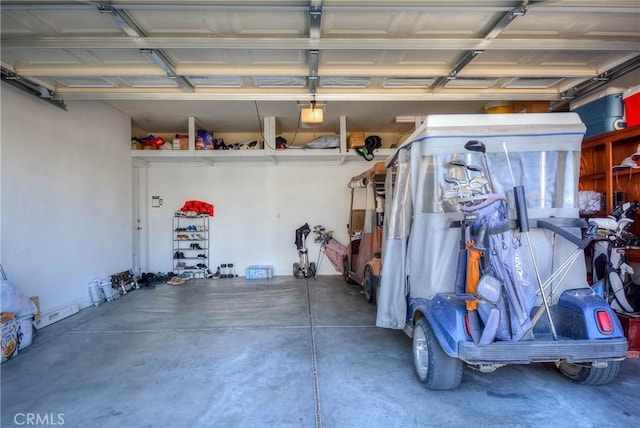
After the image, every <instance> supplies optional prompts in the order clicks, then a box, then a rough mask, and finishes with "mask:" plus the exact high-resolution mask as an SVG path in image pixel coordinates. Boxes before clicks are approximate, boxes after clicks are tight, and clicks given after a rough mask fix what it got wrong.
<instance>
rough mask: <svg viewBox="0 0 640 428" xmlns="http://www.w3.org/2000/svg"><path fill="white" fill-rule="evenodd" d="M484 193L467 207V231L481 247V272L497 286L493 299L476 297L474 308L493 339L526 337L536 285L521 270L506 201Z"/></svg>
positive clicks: (518, 252)
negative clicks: (480, 199) (482, 198)
mask: <svg viewBox="0 0 640 428" xmlns="http://www.w3.org/2000/svg"><path fill="white" fill-rule="evenodd" d="M487 196H488V198H487V199H486V200H485V201H484V202H482V203H481V204H478V205H475V206H473V207H469V208H473V216H472V217H471V218H474V220H473V221H471V222H470V225H469V232H470V239H471V241H473V247H474V248H476V249H482V250H483V251H482V256H481V264H480V265H481V266H480V271H481V272H480V273H481V275H482V276H483V277H487V276H489V277H492V278H495V279H497V281H495V280H494V281H495V283H496V284H499V285H498V286H499V287H500V290H498V293H496V294H495V299H492V300H493V301H489V300H487V299H482V298H480V299H479V300H478V303H477V311H478V314H479V316H480V319H481V320H482V322H483V324H484V328H485V329H487V328H490V329H492V330H495V336H494V337H495V339H498V340H508V341H516V340H521V339H528V338H530V334H531V333H530V331H531V317H530V314H531V311H532V309H533V307H534V306H535V301H536V288H535V287H534V285H533V284H532V283H531V282H530V281H529V278H528V275H527V273H526V272H525V270H524V267H523V260H522V257H521V254H520V241H519V239H517V237H516V236H515V235H514V231H513V229H511V228H510V222H509V218H508V216H507V214H508V209H507V201H506V200H505V199H504V197H502V196H498V195H487ZM467 209H468V208H467ZM481 294H483V293H478V295H481ZM492 295H493V294H492ZM496 310H497V311H496ZM498 314H499V318H498V317H497V315H498ZM496 320H497V325H496ZM483 336H485V338H486V334H484V333H483ZM489 343H490V342H489Z"/></svg>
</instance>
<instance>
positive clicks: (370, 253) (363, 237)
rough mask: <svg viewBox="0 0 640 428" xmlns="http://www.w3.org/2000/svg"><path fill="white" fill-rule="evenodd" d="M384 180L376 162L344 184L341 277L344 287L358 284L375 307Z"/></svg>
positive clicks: (382, 166)
mask: <svg viewBox="0 0 640 428" xmlns="http://www.w3.org/2000/svg"><path fill="white" fill-rule="evenodd" d="M389 175H391V174H389ZM386 176H387V169H386V168H385V164H384V162H377V163H376V164H375V165H374V166H373V167H372V168H370V169H368V170H366V171H365V172H363V173H362V174H359V175H357V176H355V177H353V178H351V180H350V181H349V184H348V186H349V188H350V189H351V208H350V210H349V224H348V225H347V229H348V230H347V231H348V235H349V237H350V242H349V244H348V245H347V248H346V254H345V256H344V259H343V270H342V274H343V276H344V279H345V281H346V282H347V283H349V284H354V283H355V284H360V285H361V286H362V287H363V288H364V295H365V298H366V299H367V301H368V302H369V303H375V301H376V294H377V290H378V284H379V282H380V266H381V263H380V261H381V260H380V257H381V253H380V252H381V249H382V227H383V223H384V183H385V177H386Z"/></svg>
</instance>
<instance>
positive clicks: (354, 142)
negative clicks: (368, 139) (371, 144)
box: [347, 132, 364, 149]
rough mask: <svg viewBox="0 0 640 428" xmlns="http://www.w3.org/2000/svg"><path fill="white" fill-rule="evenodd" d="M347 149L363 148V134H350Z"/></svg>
mask: <svg viewBox="0 0 640 428" xmlns="http://www.w3.org/2000/svg"><path fill="white" fill-rule="evenodd" d="M347 147H348V148H350V149H355V148H357V147H364V132H352V133H351V134H349V138H347Z"/></svg>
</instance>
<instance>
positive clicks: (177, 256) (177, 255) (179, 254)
mask: <svg viewBox="0 0 640 428" xmlns="http://www.w3.org/2000/svg"><path fill="white" fill-rule="evenodd" d="M173 258H174V259H184V253H183V252H182V251H176V252H175V253H174V254H173Z"/></svg>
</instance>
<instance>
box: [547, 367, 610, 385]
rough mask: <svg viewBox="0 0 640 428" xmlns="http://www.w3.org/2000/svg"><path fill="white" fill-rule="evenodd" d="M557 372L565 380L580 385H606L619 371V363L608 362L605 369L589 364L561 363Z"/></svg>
mask: <svg viewBox="0 0 640 428" xmlns="http://www.w3.org/2000/svg"><path fill="white" fill-rule="evenodd" d="M558 370H560V373H562V375H563V376H564V377H566V378H567V379H569V380H571V381H573V382H575V383H579V384H581V385H590V386H595V385H606V384H608V383H610V382H611V381H613V380H614V379H615V378H616V377H617V376H618V372H619V371H620V361H609V364H607V367H602V368H600V367H592V366H590V365H589V363H585V364H571V363H567V362H565V361H562V362H561V363H560V364H558Z"/></svg>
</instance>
